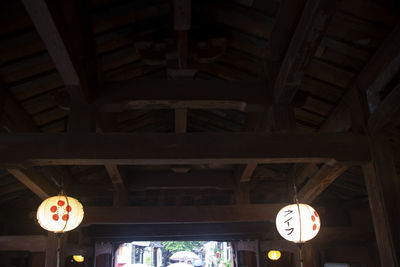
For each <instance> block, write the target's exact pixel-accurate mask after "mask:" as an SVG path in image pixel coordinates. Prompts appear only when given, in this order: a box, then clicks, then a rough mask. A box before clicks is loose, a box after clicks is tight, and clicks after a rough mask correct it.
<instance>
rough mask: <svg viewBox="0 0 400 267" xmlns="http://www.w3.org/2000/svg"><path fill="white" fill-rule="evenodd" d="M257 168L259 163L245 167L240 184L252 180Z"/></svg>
mask: <svg viewBox="0 0 400 267" xmlns="http://www.w3.org/2000/svg"><path fill="white" fill-rule="evenodd" d="M256 168H257V163H249V164H247V165H245V166H243V171H241V175H240V182H241V183H244V182H249V181H250V180H251V176H252V175H253V173H254V171H255V170H256Z"/></svg>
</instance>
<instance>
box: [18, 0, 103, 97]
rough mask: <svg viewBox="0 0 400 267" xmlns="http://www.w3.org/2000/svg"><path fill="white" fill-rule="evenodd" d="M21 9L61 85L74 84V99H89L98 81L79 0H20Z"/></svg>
mask: <svg viewBox="0 0 400 267" xmlns="http://www.w3.org/2000/svg"><path fill="white" fill-rule="evenodd" d="M22 2H23V4H24V6H25V9H26V10H27V12H28V14H29V16H30V17H31V19H32V21H33V24H34V25H35V28H36V30H37V31H38V33H39V35H40V37H41V38H42V40H43V42H44V44H45V46H46V48H47V51H48V52H49V54H50V56H51V58H52V59H53V61H54V64H55V66H56V68H57V70H58V72H59V73H60V75H61V77H62V79H63V81H64V84H65V85H67V86H69V85H75V86H72V87H70V88H69V89H70V92H71V94H72V95H73V97H74V98H76V99H83V100H84V101H85V102H90V100H91V98H92V93H93V92H91V91H92V90H93V88H95V86H96V83H97V80H98V73H97V72H98V70H97V63H96V62H97V58H96V55H95V49H94V43H93V42H94V41H93V38H92V33H91V30H90V25H91V24H90V23H89V21H88V20H87V18H86V17H85V15H84V14H85V6H84V2H83V1H75V0H73V1H70V0H63V1H45V0H34V1H31V0H24V1H22Z"/></svg>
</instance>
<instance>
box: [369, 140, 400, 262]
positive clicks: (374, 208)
mask: <svg viewBox="0 0 400 267" xmlns="http://www.w3.org/2000/svg"><path fill="white" fill-rule="evenodd" d="M371 147H372V149H371V150H372V158H373V161H372V163H370V164H366V165H363V172H364V177H365V184H366V187H367V191H368V198H369V203H370V208H371V215H372V219H373V223H374V228H375V236H376V240H377V243H378V249H379V254H380V260H381V265H382V266H384V267H386V266H399V264H400V231H399V230H398V225H399V223H400V216H399V214H398V210H399V209H400V204H399V203H400V200H399V195H400V179H399V177H398V174H397V171H396V166H395V164H394V159H393V155H392V152H391V148H390V146H389V144H388V143H387V141H386V140H385V139H383V138H382V137H375V138H374V139H373V140H372V143H371Z"/></svg>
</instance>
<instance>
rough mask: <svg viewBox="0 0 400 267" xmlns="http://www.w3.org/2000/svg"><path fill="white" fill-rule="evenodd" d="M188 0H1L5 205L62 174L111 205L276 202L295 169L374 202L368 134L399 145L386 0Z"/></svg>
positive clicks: (392, 18)
mask: <svg viewBox="0 0 400 267" xmlns="http://www.w3.org/2000/svg"><path fill="white" fill-rule="evenodd" d="M181 2H183V3H184V2H185V1H166V0H150V1H149V0H135V1H126V0H88V1H54V2H52V1H44V0H35V1H29V0H22V1H14V0H3V1H2V2H1V4H0V5H1V7H2V8H1V9H0V19H1V25H2V26H1V27H0V90H1V91H0V92H1V99H2V101H1V103H0V107H1V112H0V115H1V132H2V135H1V137H0V147H1V155H0V164H1V166H3V169H2V170H1V172H0V176H1V178H0V185H1V186H0V212H1V213H2V214H7V215H8V216H11V217H21V218H24V220H27V221H29V220H31V221H32V219H31V218H29V216H28V215H26V214H29V212H30V211H34V210H35V209H36V207H37V205H38V204H39V203H40V199H41V198H45V197H46V196H48V195H51V194H55V193H57V191H58V188H59V187H60V185H61V184H62V183H64V186H65V189H66V191H67V193H68V194H70V195H71V196H75V197H77V198H79V199H80V200H81V201H82V202H83V204H84V205H85V206H103V207H105V208H108V207H111V206H113V205H115V206H132V207H129V208H138V209H140V207H142V206H152V208H154V206H157V207H160V206H163V207H168V208H171V211H172V209H173V208H174V207H175V206H178V207H183V206H185V207H186V206H193V207H194V206H195V207H198V206H210V208H215V209H216V211H215V213H218V210H217V209H218V207H219V206H224V205H235V204H243V205H244V204H246V205H248V204H260V205H274V204H277V203H283V202H290V201H291V200H292V196H293V186H292V184H293V180H294V181H295V183H296V185H297V186H298V189H299V196H300V198H301V199H302V200H304V201H306V202H313V201H314V203H315V204H316V205H320V206H321V207H322V206H330V205H331V206H332V203H339V204H340V205H343V207H345V208H346V209H348V210H356V209H359V208H360V207H366V206H367V192H366V188H365V184H364V177H363V175H362V171H361V168H360V167H359V163H360V162H365V161H368V160H370V158H369V150H368V140H367V138H366V137H365V136H361V135H365V134H366V133H367V132H368V128H369V131H371V132H375V131H379V132H383V133H385V135H386V136H387V137H389V138H390V140H391V142H392V147H393V148H397V147H398V146H399V145H400V141H399V140H400V138H399V137H400V131H399V125H400V124H399V121H398V118H399V117H398V114H399V107H398V105H397V103H398V101H399V97H400V95H399V92H400V89H399V66H400V61H399V58H400V24H399V22H400V20H399V9H398V6H397V5H396V4H395V1H374V0H343V1H339V0H337V1H336V0H335V1H330V0H329V1H328V0H308V1H305V0H299V1H285V0H280V1H277V0H251V1H245V0H220V1H211V0H202V1H200V0H193V1H192V6H191V8H187V6H186V5H185V4H182V6H180V4H179V3H181ZM174 5H175V6H174ZM174 7H178V11H177V10H175V11H174ZM179 8H182V9H179ZM179 10H180V11H179ZM179 12H180V13H179ZM188 16H189V18H190V17H191V19H190V20H189V21H190V23H189V25H187V24H185V19H187V17H188ZM182 21H183V22H182ZM177 24H178V26H182V27H188V29H186V30H176V28H177V26H176V25H177ZM174 25H175V26H174ZM367 105H368V107H367ZM360 110H361V111H367V112H366V113H362V112H360ZM369 113H371V116H370V118H368V116H369ZM365 114H366V115H365ZM32 132H41V133H42V134H40V135H32ZM90 132H91V133H90ZM101 132H102V133H107V132H114V133H117V134H115V135H111V134H110V135H108V136H106V138H103V137H102V136H99V135H98V134H95V133H101ZM243 132H246V133H243ZM337 132H341V133H342V135H340V134H338V133H337ZM5 133H11V134H9V135H7V134H5ZM16 133H24V134H21V135H17V134H16ZM54 133H63V134H59V135H54ZM317 133H318V135H317ZM323 133H325V134H323ZM131 134H137V135H134V138H133V137H132V136H133V135H131ZM354 134H355V135H354ZM360 134H361V135H360ZM266 139H267V140H269V141H265V142H264V141H262V140H266ZM260 140H261V141H260ZM394 151H399V150H398V149H395V150H394ZM62 153H64V154H62ZM68 153H69V154H68ZM102 153H103V154H102ZM397 154H398V153H397ZM305 158H307V159H305ZM398 158H400V155H399V157H398ZM143 159H144V160H143ZM266 159H268V160H266ZM332 159H334V160H332ZM50 165H51V166H50ZM339 204H338V205H339ZM133 206H134V207H133ZM158 210H159V209H158ZM132 211H133V210H132ZM104 212H105V211H104ZM155 212H157V211H155ZM199 212H200V211H199ZM224 212H225V213H227V211H226V210H225V211H224ZM23 213H25V215H24V214H23ZM225 213H222V214H225ZM342 215H343V214H341V216H342ZM244 216H245V215H243V216H242V217H244ZM343 216H344V215H343ZM349 216H350V215H348V214H347V217H346V216H344V217H346V218H348V217H349ZM239 217H240V216H239ZM328 217H329V216H328ZM333 217H334V215H331V217H330V218H333ZM344 217H343V218H344ZM240 218H241V217H240ZM134 219H135V218H133V219H132V220H134ZM93 220H94V219H93ZM338 221H339V222H338ZM343 221H345V220H344V219H343V220H342V221H340V220H337V219H332V220H331V219H329V220H327V223H328V224H332V225H335V223H338V224H341V223H342V224H344V225H345V226H348V225H349V223H346V222H343ZM0 223H1V221H0ZM153 223H154V222H153ZM168 223H170V222H168ZM237 223H239V222H237ZM350 224H351V223H350ZM35 227H36V228H35ZM4 228H5V229H6V230H5V233H7V234H10V233H11V234H12V233H25V232H29V231H32V232H34V233H37V232H39V231H40V230H39V229H38V227H37V226H32V227H31V228H29V229H28V228H27V229H28V230H27V229H21V228H18V227H16V226H12V225H9V224H8V225H7V226H5V227H4ZM257 231H258V230H257ZM260 231H261V230H260ZM217 232H218V231H217Z"/></svg>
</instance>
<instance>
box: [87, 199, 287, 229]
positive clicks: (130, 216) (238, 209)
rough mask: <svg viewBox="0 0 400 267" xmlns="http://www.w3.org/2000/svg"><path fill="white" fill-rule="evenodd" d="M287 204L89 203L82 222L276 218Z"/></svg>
mask: <svg viewBox="0 0 400 267" xmlns="http://www.w3.org/2000/svg"><path fill="white" fill-rule="evenodd" d="M284 205H285V204H282V203H280V204H251V205H250V204H248V205H233V206H232V205H227V206H180V207H177V206H166V207H119V208H116V207H86V208H85V218H84V221H83V222H82V225H90V224H118V223H120V224H126V223H129V224H143V223H156V224H179V223H221V222H261V221H275V217H276V213H277V212H278V211H279V210H280V209H281V208H282V207H283V206H284Z"/></svg>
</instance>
